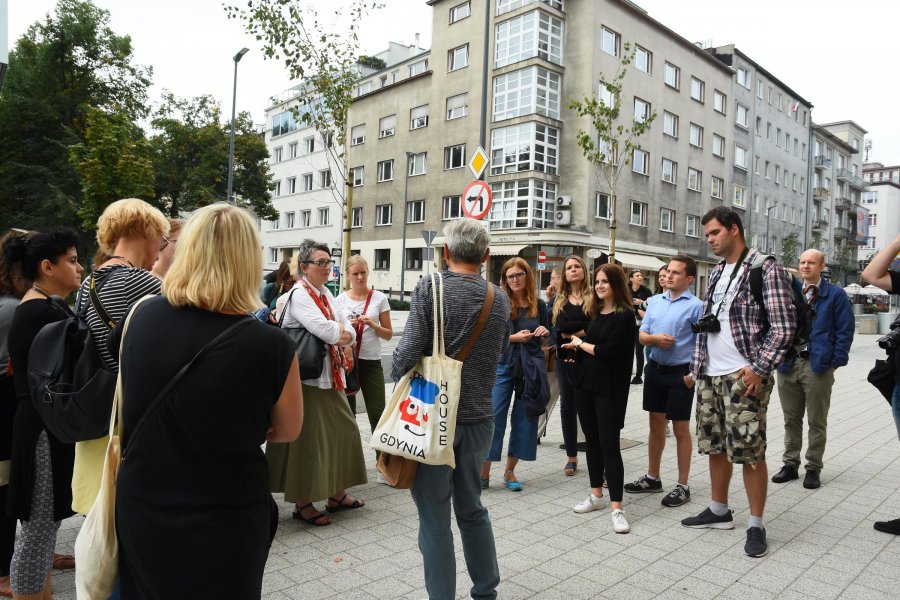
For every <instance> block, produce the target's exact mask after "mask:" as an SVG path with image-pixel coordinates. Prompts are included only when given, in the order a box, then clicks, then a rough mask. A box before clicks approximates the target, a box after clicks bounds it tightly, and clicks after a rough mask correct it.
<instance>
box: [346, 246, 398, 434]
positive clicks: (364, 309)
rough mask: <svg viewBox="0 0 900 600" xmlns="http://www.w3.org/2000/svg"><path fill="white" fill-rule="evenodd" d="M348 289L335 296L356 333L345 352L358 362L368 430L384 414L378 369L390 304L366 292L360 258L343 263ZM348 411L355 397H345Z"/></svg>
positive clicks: (390, 331) (387, 334)
mask: <svg viewBox="0 0 900 600" xmlns="http://www.w3.org/2000/svg"><path fill="white" fill-rule="evenodd" d="M347 277H349V278H350V289H349V290H347V291H346V292H344V293H343V294H341V295H340V296H338V297H337V305H338V308H340V309H341V310H342V311H343V312H344V314H345V315H347V317H348V318H349V319H350V324H351V325H352V326H353V328H354V330H355V331H356V347H355V348H354V349H352V350H347V351H346V353H347V354H348V355H349V356H350V357H351V358H352V359H353V360H355V361H356V362H358V363H359V384H360V391H361V392H362V396H363V401H364V402H365V403H366V415H367V416H368V417H369V426H370V427H371V428H372V430H374V429H375V426H376V425H378V420H379V419H380V418H381V413H383V412H384V371H383V369H382V367H381V340H384V341H388V340H390V339H391V337H393V335H394V330H393V328H392V327H391V305H390V304H389V303H388V299H387V296H385V295H384V294H383V293H381V292H379V291H378V290H376V289H369V264H368V263H367V262H366V259H365V258H363V257H362V256H359V255H357V256H351V257H350V260H348V261H347ZM347 399H348V400H349V401H350V409H351V410H352V411H353V413H354V414H355V413H356V394H349V395H348V396H347Z"/></svg>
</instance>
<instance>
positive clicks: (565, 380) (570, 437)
mask: <svg viewBox="0 0 900 600" xmlns="http://www.w3.org/2000/svg"><path fill="white" fill-rule="evenodd" d="M573 368H575V364H574V363H567V362H564V361H563V360H562V359H561V358H559V355H557V358H556V380H557V382H558V383H559V419H560V422H561V423H562V434H563V444H564V445H565V447H566V456H578V411H577V408H576V406H575V388H574V386H572V384H571V383H569V369H573Z"/></svg>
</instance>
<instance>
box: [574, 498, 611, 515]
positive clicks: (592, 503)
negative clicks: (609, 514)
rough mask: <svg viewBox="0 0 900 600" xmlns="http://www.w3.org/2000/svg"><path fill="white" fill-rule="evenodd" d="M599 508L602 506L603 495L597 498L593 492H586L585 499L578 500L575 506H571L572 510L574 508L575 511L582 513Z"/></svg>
mask: <svg viewBox="0 0 900 600" xmlns="http://www.w3.org/2000/svg"><path fill="white" fill-rule="evenodd" d="M600 508H603V496H600V497H599V498H598V497H597V496H595V495H594V494H593V493H590V494H588V497H587V499H585V500H584V501H583V502H579V503H578V504H576V505H575V508H573V509H572V510H574V511H575V512H577V513H582V514H583V513H589V512H591V511H592V510H599V509H600Z"/></svg>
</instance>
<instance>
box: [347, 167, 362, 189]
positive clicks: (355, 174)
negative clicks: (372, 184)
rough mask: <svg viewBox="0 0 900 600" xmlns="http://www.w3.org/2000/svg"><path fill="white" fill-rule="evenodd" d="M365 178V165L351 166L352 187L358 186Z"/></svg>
mask: <svg viewBox="0 0 900 600" xmlns="http://www.w3.org/2000/svg"><path fill="white" fill-rule="evenodd" d="M365 179H366V168H365V167H353V168H352V169H350V181H351V185H352V186H353V187H359V186H361V185H362V184H363V183H365Z"/></svg>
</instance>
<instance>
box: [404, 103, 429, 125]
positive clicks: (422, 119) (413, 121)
mask: <svg viewBox="0 0 900 600" xmlns="http://www.w3.org/2000/svg"><path fill="white" fill-rule="evenodd" d="M422 127H428V105H427V104H423V105H422V106H417V107H415V108H413V109H411V110H410V111H409V128H410V129H421V128H422Z"/></svg>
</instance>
